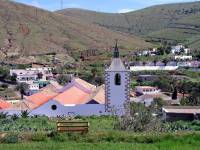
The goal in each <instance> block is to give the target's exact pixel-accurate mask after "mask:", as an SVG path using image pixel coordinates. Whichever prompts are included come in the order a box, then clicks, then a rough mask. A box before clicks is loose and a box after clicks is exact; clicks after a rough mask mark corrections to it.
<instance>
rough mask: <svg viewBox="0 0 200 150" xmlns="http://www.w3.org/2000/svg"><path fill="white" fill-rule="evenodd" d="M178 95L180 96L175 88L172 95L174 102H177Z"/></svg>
mask: <svg viewBox="0 0 200 150" xmlns="http://www.w3.org/2000/svg"><path fill="white" fill-rule="evenodd" d="M177 95H178V92H177V88H176V87H175V88H174V91H173V93H172V100H177Z"/></svg>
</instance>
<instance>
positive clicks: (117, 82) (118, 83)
mask: <svg viewBox="0 0 200 150" xmlns="http://www.w3.org/2000/svg"><path fill="white" fill-rule="evenodd" d="M115 85H121V75H120V74H118V73H117V74H116V75H115Z"/></svg>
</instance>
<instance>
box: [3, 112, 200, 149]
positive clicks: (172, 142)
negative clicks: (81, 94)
mask: <svg viewBox="0 0 200 150" xmlns="http://www.w3.org/2000/svg"><path fill="white" fill-rule="evenodd" d="M78 118H79V119H81V120H85V121H89V123H90V129H89V133H87V134H84V135H82V134H78V133H77V134H76V133H73V134H72V133H63V134H60V133H57V132H56V121H57V119H48V118H47V117H39V118H35V117H34V118H17V119H16V118H1V119H0V124H1V126H0V143H1V144H0V150H55V149H56V150H149V149H150V150H159V149H162V150H190V149H191V150H200V132H199V130H200V129H199V125H200V123H199V122H198V121H194V122H191V123H189V122H179V123H176V124H174V125H171V126H173V128H174V130H173V131H169V132H165V133H159V132H157V131H154V132H142V133H141V132H140V133H136V132H133V131H122V130H119V129H117V128H116V123H117V119H116V118H113V117H95V116H93V117H78ZM178 124H179V125H178ZM166 125H167V126H169V125H170V123H169V124H166ZM180 125H181V126H180ZM183 127H184V128H185V129H188V127H193V129H192V128H191V129H192V130H185V131H180V130H179V129H182V128H183Z"/></svg>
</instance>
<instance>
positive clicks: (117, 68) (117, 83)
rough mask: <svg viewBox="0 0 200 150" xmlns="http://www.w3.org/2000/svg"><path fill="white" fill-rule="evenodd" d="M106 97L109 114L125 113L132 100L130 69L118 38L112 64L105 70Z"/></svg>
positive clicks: (106, 107)
mask: <svg viewBox="0 0 200 150" xmlns="http://www.w3.org/2000/svg"><path fill="white" fill-rule="evenodd" d="M105 99H106V105H105V109H106V112H108V113H109V114H116V115H123V114H125V113H127V111H128V110H129V108H127V109H126V106H127V105H129V102H130V71H129V70H128V69H127V68H126V67H125V66H124V64H123V62H122V60H121V59H120V54H119V49H118V41H117V40H116V45H115V48H114V53H113V58H112V62H111V65H110V67H109V68H107V69H106V70H105Z"/></svg>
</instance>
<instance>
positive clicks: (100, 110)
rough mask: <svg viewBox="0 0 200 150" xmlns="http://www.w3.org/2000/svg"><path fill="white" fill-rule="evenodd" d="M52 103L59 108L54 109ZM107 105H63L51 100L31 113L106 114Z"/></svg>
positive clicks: (52, 115) (51, 114) (49, 114)
mask: <svg viewBox="0 0 200 150" xmlns="http://www.w3.org/2000/svg"><path fill="white" fill-rule="evenodd" d="M52 105H56V106H57V109H56V110H52ZM105 114H106V113H105V105H101V104H84V105H76V106H63V105H61V104H60V103H59V102H57V101H55V100H50V101H49V102H47V103H45V104H44V105H42V106H40V107H38V108H36V109H35V110H33V111H32V112H31V113H30V115H32V116H33V115H45V116H48V117H57V116H69V115H75V116H77V115H81V116H92V115H105Z"/></svg>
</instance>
